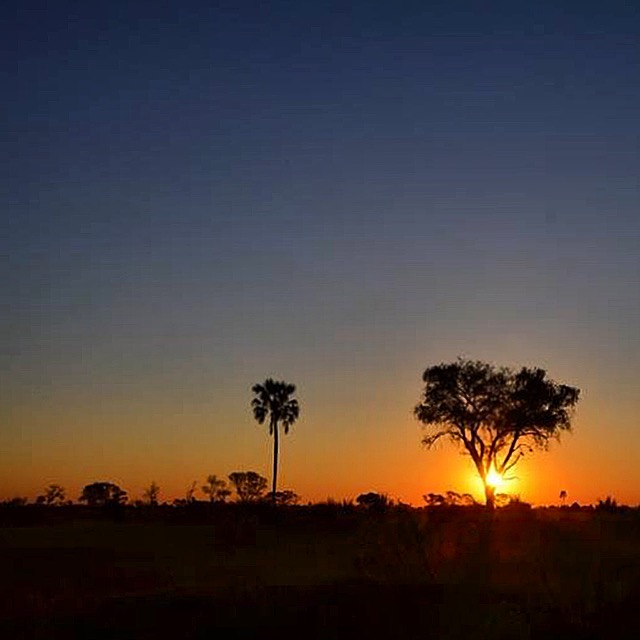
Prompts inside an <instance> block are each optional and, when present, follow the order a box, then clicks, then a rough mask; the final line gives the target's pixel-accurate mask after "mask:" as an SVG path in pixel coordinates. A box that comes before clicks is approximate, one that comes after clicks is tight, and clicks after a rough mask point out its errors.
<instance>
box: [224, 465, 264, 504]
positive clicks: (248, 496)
mask: <svg viewBox="0 0 640 640" xmlns="http://www.w3.org/2000/svg"><path fill="white" fill-rule="evenodd" d="M229 481H230V482H231V484H232V485H233V487H234V489H235V490H236V493H237V494H238V500H240V502H259V501H260V500H261V499H262V497H263V496H264V493H265V491H266V490H267V479H266V478H265V477H264V476H261V475H260V474H259V473H256V472H255V471H234V472H233V473H230V474H229Z"/></svg>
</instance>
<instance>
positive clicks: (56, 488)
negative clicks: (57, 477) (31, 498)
mask: <svg viewBox="0 0 640 640" xmlns="http://www.w3.org/2000/svg"><path fill="white" fill-rule="evenodd" d="M64 501H65V490H64V488H63V487H61V486H60V485H59V484H50V485H49V486H48V487H47V488H46V489H45V490H44V493H43V494H42V495H40V496H38V497H37V498H36V503H37V504H46V505H47V506H52V505H56V504H57V505H60V504H64Z"/></svg>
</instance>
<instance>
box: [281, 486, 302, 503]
mask: <svg viewBox="0 0 640 640" xmlns="http://www.w3.org/2000/svg"><path fill="white" fill-rule="evenodd" d="M299 500H300V496H299V495H298V494H297V493H296V492H295V491H291V489H283V490H282V491H276V504H277V505H278V506H281V507H290V506H292V505H294V504H298V502H299Z"/></svg>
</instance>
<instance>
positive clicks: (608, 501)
mask: <svg viewBox="0 0 640 640" xmlns="http://www.w3.org/2000/svg"><path fill="white" fill-rule="evenodd" d="M618 508H619V507H618V502H617V501H616V499H615V498H612V497H611V496H607V497H606V498H605V499H604V500H598V504H597V505H596V511H608V512H610V513H613V512H615V511H617V510H618Z"/></svg>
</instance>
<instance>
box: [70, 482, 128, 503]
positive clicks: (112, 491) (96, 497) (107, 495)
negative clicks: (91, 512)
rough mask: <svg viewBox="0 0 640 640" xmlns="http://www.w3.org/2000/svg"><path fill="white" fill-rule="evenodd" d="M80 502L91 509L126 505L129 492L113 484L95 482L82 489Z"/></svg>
mask: <svg viewBox="0 0 640 640" xmlns="http://www.w3.org/2000/svg"><path fill="white" fill-rule="evenodd" d="M79 500H80V502H86V503H87V505H89V506H90V507H105V506H118V505H123V504H125V503H126V501H127V492H126V491H123V490H122V489H121V488H120V487H119V486H118V485H116V484H113V483H111V482H94V483H92V484H88V485H87V486H86V487H84V489H82V493H81V494H80V498H79Z"/></svg>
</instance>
